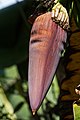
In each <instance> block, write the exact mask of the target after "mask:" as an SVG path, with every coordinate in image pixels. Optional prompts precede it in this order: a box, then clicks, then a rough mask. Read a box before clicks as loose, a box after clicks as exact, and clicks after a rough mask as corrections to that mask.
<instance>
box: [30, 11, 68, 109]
mask: <svg viewBox="0 0 80 120" xmlns="http://www.w3.org/2000/svg"><path fill="white" fill-rule="evenodd" d="M66 38H67V33H66V31H64V30H63V29H62V28H61V27H60V26H58V25H57V24H56V23H55V22H53V21H52V19H51V13H50V12H48V13H45V14H43V15H41V16H39V17H37V18H36V20H35V22H34V24H33V27H32V30H31V37H30V44H29V71H28V85H29V99H30V105H31V109H32V111H36V110H37V109H38V108H39V106H40V104H41V102H42V101H43V99H44V97H45V95H46V93H47V91H48V89H49V86H50V84H51V82H52V78H53V76H54V74H55V72H56V68H57V66H58V63H59V59H60V56H61V51H62V50H63V49H64V46H63V42H66Z"/></svg>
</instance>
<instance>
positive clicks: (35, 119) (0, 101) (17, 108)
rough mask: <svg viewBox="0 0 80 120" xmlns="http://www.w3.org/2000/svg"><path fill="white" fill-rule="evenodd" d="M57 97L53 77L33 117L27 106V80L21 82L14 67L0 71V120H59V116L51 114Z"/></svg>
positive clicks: (57, 93) (56, 85)
mask: <svg viewBox="0 0 80 120" xmlns="http://www.w3.org/2000/svg"><path fill="white" fill-rule="evenodd" d="M58 95H59V87H58V83H57V79H56V77H55V78H54V82H53V83H52V85H51V87H50V89H49V91H48V94H47V96H46V98H45V99H44V101H43V104H42V105H41V107H40V109H39V110H38V112H37V113H36V115H35V116H33V115H32V113H31V110H30V106H29V98H28V84H27V80H25V79H24V80H21V78H20V76H19V73H18V70H17V67H16V66H11V67H8V68H5V69H2V70H0V111H1V113H0V120H6V119H10V120H59V116H56V115H55V114H54V113H51V111H52V109H53V108H54V106H55V105H56V104H57V98H58ZM11 111H12V112H11ZM52 112H53V111H52Z"/></svg>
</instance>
